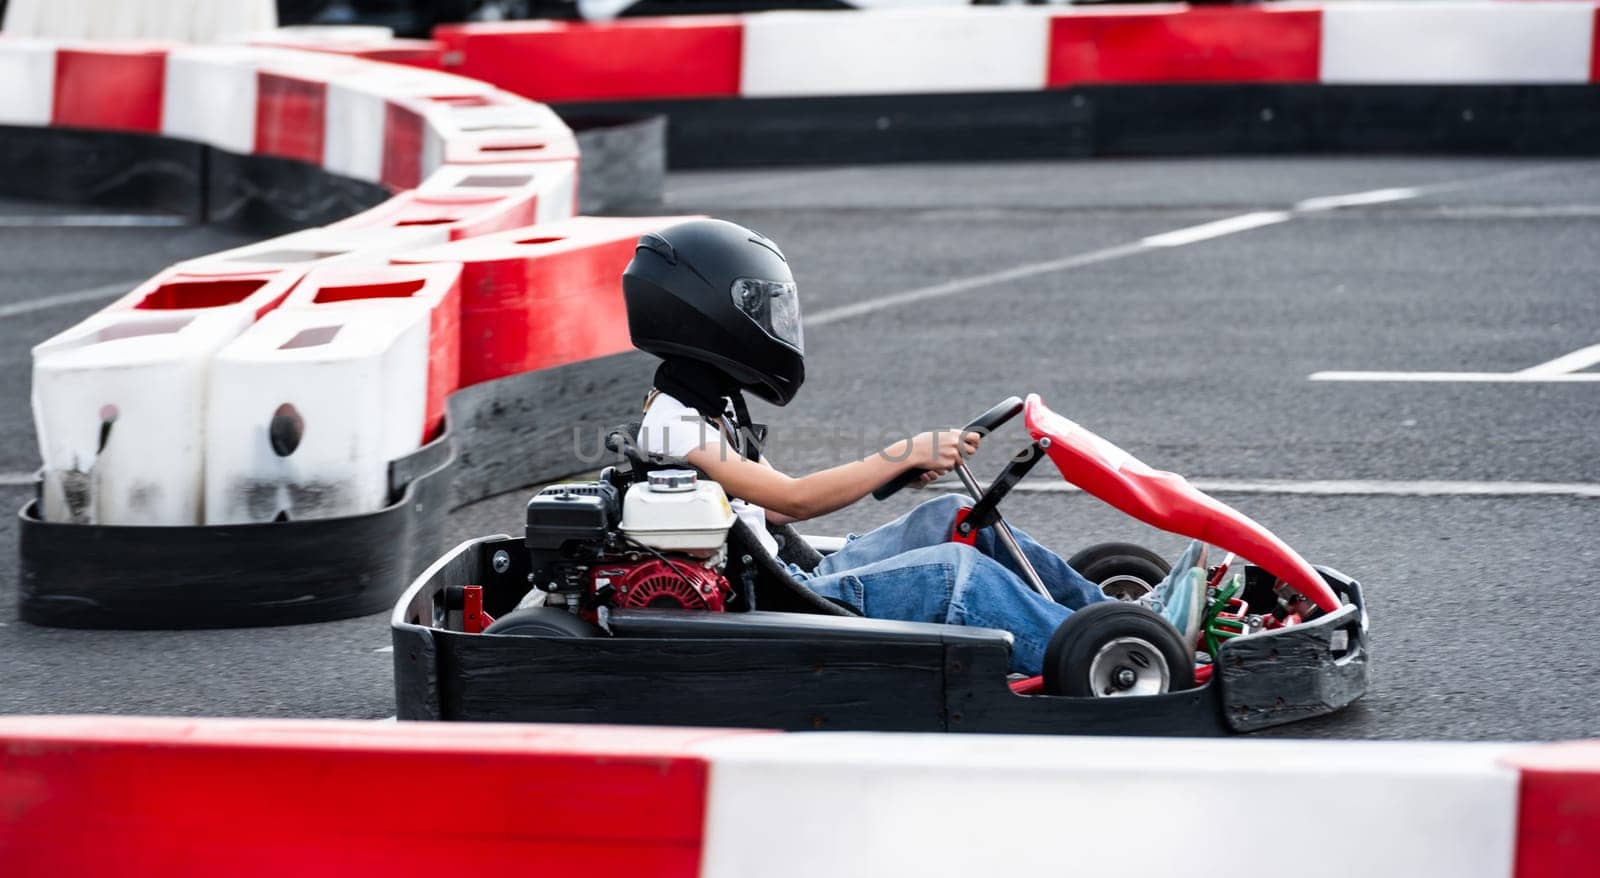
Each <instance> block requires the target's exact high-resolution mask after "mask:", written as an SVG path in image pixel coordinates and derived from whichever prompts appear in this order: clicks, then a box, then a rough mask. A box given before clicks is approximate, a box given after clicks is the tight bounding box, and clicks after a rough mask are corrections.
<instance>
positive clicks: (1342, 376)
mask: <svg viewBox="0 0 1600 878" xmlns="http://www.w3.org/2000/svg"><path fill="white" fill-rule="evenodd" d="M1310 378H1311V380H1312V381H1373V382H1388V383H1395V384H1406V383H1413V384H1583V383H1587V382H1591V381H1600V373H1597V372H1579V373H1577V374H1575V375H1523V374H1522V373H1520V372H1313V373H1311V375H1310Z"/></svg>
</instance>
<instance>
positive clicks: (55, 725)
mask: <svg viewBox="0 0 1600 878" xmlns="http://www.w3.org/2000/svg"><path fill="white" fill-rule="evenodd" d="M743 734H750V733H749V732H739V731H728V730H707V729H650V728H626V729H624V728H616V727H604V726H531V725H510V724H506V725H501V724H467V723H449V724H445V723H409V722H401V723H392V724H391V723H371V722H348V721H344V722H340V721H319V720H185V719H140V718H117V717H55V718H46V717H10V718H4V719H0V859H3V861H4V862H5V865H6V871H7V874H15V875H46V874H49V875H124V876H139V875H160V876H163V878H183V876H211V875H229V876H235V878H254V876H262V878H281V876H284V875H307V874H318V875H396V876H399V875H468V874H483V875H491V874H505V875H511V874H517V875H585V876H591V878H613V876H615V878H634V876H641V875H649V876H667V878H671V876H693V875H695V874H697V873H698V871H699V865H700V854H701V848H702V844H703V834H704V823H705V812H706V802H707V782H708V777H707V776H708V764H707V761H706V759H705V758H704V757H701V756H700V755H698V753H697V751H696V748H697V746H698V745H701V744H703V743H706V742H709V741H714V740H719V739H723V738H727V737H730V736H734V735H743Z"/></svg>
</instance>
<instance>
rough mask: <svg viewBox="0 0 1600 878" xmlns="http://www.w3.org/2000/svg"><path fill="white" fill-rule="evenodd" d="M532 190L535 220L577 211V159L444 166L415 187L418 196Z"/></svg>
mask: <svg viewBox="0 0 1600 878" xmlns="http://www.w3.org/2000/svg"><path fill="white" fill-rule="evenodd" d="M529 190H531V191H532V192H534V193H535V195H534V198H535V202H534V212H535V220H534V222H535V223H538V224H543V223H551V222H555V221H557V220H564V219H568V218H570V217H572V216H574V215H575V214H576V213H577V204H578V163H577V162H516V163H507V164H487V165H445V166H444V167H442V168H440V169H438V170H437V171H434V172H433V174H432V175H431V176H429V177H428V179H426V180H424V181H423V182H422V185H421V186H418V187H417V192H418V193H419V194H422V195H433V194H443V193H447V192H460V193H465V192H493V193H505V194H508V195H509V194H511V193H513V192H519V191H529Z"/></svg>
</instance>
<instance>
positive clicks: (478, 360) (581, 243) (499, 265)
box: [395, 217, 692, 387]
mask: <svg viewBox="0 0 1600 878" xmlns="http://www.w3.org/2000/svg"><path fill="white" fill-rule="evenodd" d="M687 219H692V217H627V218H620V217H619V218H599V217H575V218H573V219H570V220H566V221H563V222H558V223H551V224H549V225H542V226H532V227H529V228H524V229H513V230H511V231H508V232H500V233H498V234H494V235H487V236H484V237H480V238H468V239H467V240H464V241H456V242H454V243H451V244H446V245H444V246H441V247H432V248H428V249H424V250H416V251H412V252H408V253H405V254H403V255H401V256H398V257H396V258H395V262H397V263H417V262H448V263H460V265H461V384H462V386H463V387H466V386H469V385H472V384H477V383H479V382H483V381H489V380H492V379H495V378H503V377H505V376H507V375H515V374H518V373H520V372H527V371H531V370H534V369H545V368H549V367H551V366H560V365H563V364H566V363H573V362H577V361H579V360H585V359H590V358H593V357H601V356H605V355H607V354H615V353H620V352H622V351H625V350H629V349H631V348H632V343H631V342H630V341H629V339H628V320H627V313H626V311H625V310H624V309H623V303H622V270H623V269H624V268H626V267H627V265H628V261H629V260H631V259H632V258H633V250H634V246H635V244H636V243H637V242H638V239H639V236H640V235H642V234H644V233H645V232H650V231H655V230H658V229H661V228H664V227H666V226H669V225H672V224H673V223H677V222H682V221H684V220H687Z"/></svg>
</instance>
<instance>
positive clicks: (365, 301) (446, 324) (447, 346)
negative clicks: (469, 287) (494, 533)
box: [283, 262, 461, 442]
mask: <svg viewBox="0 0 1600 878" xmlns="http://www.w3.org/2000/svg"><path fill="white" fill-rule="evenodd" d="M283 308H284V310H286V311H296V310H312V311H317V312H320V313H323V314H332V315H335V316H338V317H341V318H344V319H351V320H360V319H362V316H363V315H365V314H367V313H372V312H384V311H401V312H406V313H422V314H426V315H427V324H428V375H427V389H426V393H425V397H426V405H425V408H424V412H423V425H422V438H421V441H423V442H426V441H428V440H429V439H431V438H433V437H434V436H436V435H438V432H439V429H440V427H441V425H442V424H443V423H444V415H445V398H446V397H447V396H449V395H450V394H451V393H454V392H455V390H456V388H457V387H459V386H460V385H461V266H459V265H456V264H454V263H448V262H439V263H432V264H425V265H385V266H383V267H381V268H367V269H337V268H335V269H319V270H317V271H313V272H311V273H310V274H308V275H306V277H305V279H304V280H302V281H301V282H300V284H299V286H297V287H296V288H295V291H294V293H293V294H292V295H291V296H290V297H289V299H288V301H286V302H285V303H284V305H283ZM346 315H349V316H348V317H346Z"/></svg>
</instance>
